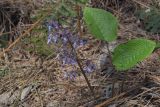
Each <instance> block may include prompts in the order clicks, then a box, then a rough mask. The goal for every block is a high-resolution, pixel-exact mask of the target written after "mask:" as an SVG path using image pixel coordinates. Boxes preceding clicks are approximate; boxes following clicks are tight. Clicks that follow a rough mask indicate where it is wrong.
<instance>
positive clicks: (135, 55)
mask: <svg viewBox="0 0 160 107" xmlns="http://www.w3.org/2000/svg"><path fill="white" fill-rule="evenodd" d="M155 46H156V43H155V42H153V41H151V40H147V39H133V40H130V41H128V42H127V43H124V44H120V45H119V46H117V47H116V48H115V50H114V53H113V57H112V60H113V65H115V67H116V69H117V70H120V71H122V70H127V69H130V68H131V67H133V66H134V65H136V64H137V63H138V62H140V61H142V60H144V59H145V58H147V57H148V56H149V55H150V54H151V53H152V51H153V50H154V48H155Z"/></svg>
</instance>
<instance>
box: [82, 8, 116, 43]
mask: <svg viewBox="0 0 160 107" xmlns="http://www.w3.org/2000/svg"><path fill="white" fill-rule="evenodd" d="M83 14H84V20H85V22H86V24H87V26H88V28H89V30H90V31H91V33H92V34H93V36H95V37H96V38H98V39H101V40H105V41H108V42H110V41H113V40H115V39H116V37H117V29H118V21H117V19H116V17H114V16H113V15H112V14H111V13H109V12H107V11H105V10H102V9H96V8H90V7H86V8H85V9H84V13H83Z"/></svg>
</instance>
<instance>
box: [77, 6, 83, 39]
mask: <svg viewBox="0 0 160 107" xmlns="http://www.w3.org/2000/svg"><path fill="white" fill-rule="evenodd" d="M76 11H77V19H78V20H77V28H78V31H79V35H80V36H83V32H82V30H81V17H80V12H81V7H80V6H79V5H77V6H76Z"/></svg>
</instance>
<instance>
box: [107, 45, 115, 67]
mask: <svg viewBox="0 0 160 107" xmlns="http://www.w3.org/2000/svg"><path fill="white" fill-rule="evenodd" d="M106 43H107V51H108V55H109V62H110V65H111V66H113V64H112V53H111V51H110V49H109V43H108V42H106Z"/></svg>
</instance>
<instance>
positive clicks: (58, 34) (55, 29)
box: [47, 20, 96, 79]
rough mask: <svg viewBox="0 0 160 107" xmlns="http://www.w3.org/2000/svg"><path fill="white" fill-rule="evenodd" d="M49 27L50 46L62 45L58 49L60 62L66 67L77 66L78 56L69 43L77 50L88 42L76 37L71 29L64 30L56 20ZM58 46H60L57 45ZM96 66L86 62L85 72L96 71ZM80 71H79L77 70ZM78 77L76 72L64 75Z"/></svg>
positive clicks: (68, 72)
mask: <svg viewBox="0 0 160 107" xmlns="http://www.w3.org/2000/svg"><path fill="white" fill-rule="evenodd" d="M47 27H48V41H47V43H48V44H51V43H52V44H54V45H57V44H62V45H61V47H60V48H58V49H59V50H58V52H59V53H60V55H59V61H60V62H61V64H62V66H64V65H71V66H77V59H76V54H75V52H74V51H73V49H72V48H71V47H70V45H69V43H71V44H72V46H73V47H74V48H75V49H78V48H79V47H82V46H84V45H86V44H87V40H85V39H82V38H80V37H79V36H75V35H74V34H73V33H72V32H71V31H70V29H69V28H67V27H66V28H64V27H63V26H62V25H61V24H59V23H58V22H57V21H55V20H51V21H49V22H48V23H47ZM57 46H58V45H57ZM95 68H96V67H95V65H94V64H93V63H92V61H85V66H84V68H83V70H84V71H85V72H86V73H91V72H93V71H94V70H95ZM77 70H78V69H77ZM76 76H77V73H76V71H74V70H71V71H67V72H65V74H64V77H65V78H70V79H74V78H75V77H76Z"/></svg>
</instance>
